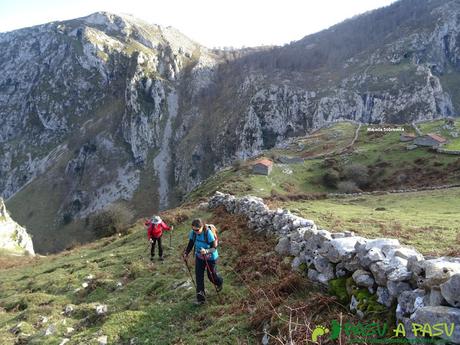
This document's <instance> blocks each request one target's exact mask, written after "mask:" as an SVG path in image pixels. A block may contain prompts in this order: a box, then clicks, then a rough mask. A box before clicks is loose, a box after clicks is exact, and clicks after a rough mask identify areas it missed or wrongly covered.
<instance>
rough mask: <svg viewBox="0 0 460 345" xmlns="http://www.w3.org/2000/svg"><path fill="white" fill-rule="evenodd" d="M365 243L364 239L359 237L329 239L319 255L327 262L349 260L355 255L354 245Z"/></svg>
mask: <svg viewBox="0 0 460 345" xmlns="http://www.w3.org/2000/svg"><path fill="white" fill-rule="evenodd" d="M365 241H366V239H365V238H363V237H359V236H355V237H342V238H335V239H331V240H330V241H327V243H324V246H323V248H322V251H321V253H322V255H323V256H325V257H326V258H327V259H328V260H329V261H331V262H334V263H337V262H339V261H342V260H347V259H351V258H352V256H353V255H354V254H355V253H356V249H355V246H356V244H357V243H364V242H365Z"/></svg>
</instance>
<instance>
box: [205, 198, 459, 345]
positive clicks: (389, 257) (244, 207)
mask: <svg viewBox="0 0 460 345" xmlns="http://www.w3.org/2000/svg"><path fill="white" fill-rule="evenodd" d="M220 206H223V207H224V208H225V209H226V211H227V212H229V213H233V214H237V215H243V216H246V217H247V220H248V223H247V224H248V227H249V229H251V230H253V231H256V232H259V233H266V234H271V235H275V236H278V237H279V241H278V244H277V246H276V248H275V250H276V252H277V253H279V254H280V255H283V256H291V257H292V256H293V257H294V259H293V261H292V268H293V269H294V270H298V271H306V273H307V275H308V278H309V279H310V280H313V281H316V282H319V283H321V284H324V285H326V286H331V283H333V282H337V281H340V278H343V279H346V280H347V285H348V284H349V283H350V282H351V283H352V284H354V286H355V287H357V288H359V289H360V290H361V291H363V290H364V291H366V292H368V293H369V294H370V295H372V298H374V299H375V300H376V302H378V303H379V305H383V306H385V307H387V308H390V307H394V306H396V319H397V321H398V322H400V323H403V324H410V323H421V324H423V323H425V322H427V321H426V320H429V321H433V320H435V321H436V323H444V322H445V323H447V324H452V323H453V324H454V325H456V327H455V329H454V331H453V334H452V335H451V336H450V337H449V338H448V340H449V341H451V342H453V343H454V344H460V326H459V325H460V258H453V257H439V258H434V257H430V258H428V257H424V256H423V255H422V254H421V253H419V252H418V251H417V250H416V249H414V248H412V247H409V246H405V245H402V244H401V243H399V241H398V240H397V239H391V238H377V239H367V238H364V237H361V236H357V235H355V234H354V233H353V232H348V231H344V232H336V233H333V232H330V231H327V230H324V229H320V228H318V227H317V226H316V224H315V222H314V221H313V220H310V219H305V218H302V217H299V216H297V215H294V214H292V213H291V212H290V211H288V210H284V209H276V210H270V209H269V208H268V206H267V205H265V204H264V202H263V200H262V199H261V198H258V197H254V196H245V197H235V196H233V195H230V194H223V193H220V192H216V194H215V195H214V196H213V197H212V198H211V199H210V200H209V202H208V207H209V208H210V209H213V208H217V207H220ZM351 280H352V281H351ZM347 288H348V287H347ZM360 304H361V305H362V301H360V300H359V295H357V296H355V295H352V296H351V303H350V309H351V310H354V311H356V313H357V314H358V315H359V316H361V317H363V316H364V313H365V311H363V309H362V308H360V307H359V306H360ZM407 329H410V327H407ZM406 337H408V338H413V337H414V335H413V334H409V332H408V334H406Z"/></svg>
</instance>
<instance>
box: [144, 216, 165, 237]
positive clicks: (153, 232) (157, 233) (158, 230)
mask: <svg viewBox="0 0 460 345" xmlns="http://www.w3.org/2000/svg"><path fill="white" fill-rule="evenodd" d="M144 225H145V226H148V227H149V228H148V229H147V238H148V239H149V240H150V239H151V238H152V237H153V238H160V237H161V235H163V230H166V231H169V230H171V228H170V227H169V226H167V225H166V223H165V222H163V221H162V222H161V223H160V224H153V223H152V221H150V220H147V221H146V222H145V223H144Z"/></svg>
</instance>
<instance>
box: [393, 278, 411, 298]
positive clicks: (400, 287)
mask: <svg viewBox="0 0 460 345" xmlns="http://www.w3.org/2000/svg"><path fill="white" fill-rule="evenodd" d="M387 288H388V292H389V293H390V296H393V297H398V296H399V295H400V294H401V293H402V292H403V291H411V290H412V288H411V287H410V285H409V284H408V283H405V282H395V281H388V283H387Z"/></svg>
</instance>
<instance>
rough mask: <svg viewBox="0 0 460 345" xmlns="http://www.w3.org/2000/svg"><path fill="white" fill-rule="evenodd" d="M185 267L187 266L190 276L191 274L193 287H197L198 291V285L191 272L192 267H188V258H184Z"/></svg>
mask: <svg viewBox="0 0 460 345" xmlns="http://www.w3.org/2000/svg"><path fill="white" fill-rule="evenodd" d="M184 262H185V266H187V270H188V274H190V278H192V282H193V286H195V289H196V284H195V280H194V279H193V276H192V272H191V271H190V267H189V266H188V261H187V259H186V258H184Z"/></svg>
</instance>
